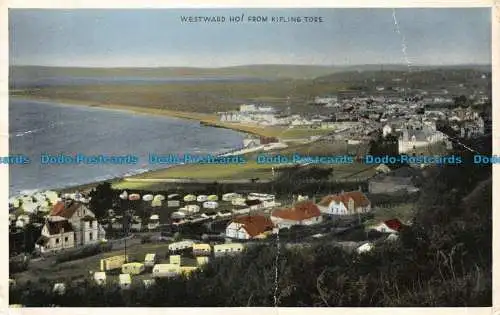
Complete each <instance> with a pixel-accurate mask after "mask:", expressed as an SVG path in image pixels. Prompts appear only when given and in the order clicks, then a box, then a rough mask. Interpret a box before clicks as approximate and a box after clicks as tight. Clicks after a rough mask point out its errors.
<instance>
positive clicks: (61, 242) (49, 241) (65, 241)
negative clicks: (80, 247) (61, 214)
mask: <svg viewBox="0 0 500 315" xmlns="http://www.w3.org/2000/svg"><path fill="white" fill-rule="evenodd" d="M73 247H75V232H74V230H73V227H72V226H71V224H70V222H69V221H68V220H65V219H55V220H47V222H46V223H45V225H44V226H43V228H42V233H41V236H40V238H39V239H38V240H37V241H36V244H35V248H37V249H38V250H40V252H42V253H46V252H54V251H59V250H62V249H68V248H73Z"/></svg>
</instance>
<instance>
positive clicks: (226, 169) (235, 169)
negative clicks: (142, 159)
mask: <svg viewBox="0 0 500 315" xmlns="http://www.w3.org/2000/svg"><path fill="white" fill-rule="evenodd" d="M259 176H263V177H264V176H266V177H270V176H271V166H270V165H267V164H257V163H256V162H255V161H248V163H246V164H241V165H237V164H219V165H216V164H215V165H209V164H188V165H181V166H177V167H173V168H168V169H164V170H159V171H155V172H151V173H145V174H141V175H138V176H136V177H135V178H146V179H155V178H194V179H214V180H216V179H247V178H252V177H259Z"/></svg>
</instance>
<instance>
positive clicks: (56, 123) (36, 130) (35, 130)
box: [13, 121, 65, 137]
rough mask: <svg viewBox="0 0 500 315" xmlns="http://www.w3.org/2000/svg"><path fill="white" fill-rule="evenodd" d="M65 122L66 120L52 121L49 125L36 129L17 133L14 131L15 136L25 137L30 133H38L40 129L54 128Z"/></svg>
mask: <svg viewBox="0 0 500 315" xmlns="http://www.w3.org/2000/svg"><path fill="white" fill-rule="evenodd" d="M64 124H65V122H64V121H54V122H51V123H50V124H49V125H48V126H47V127H43V128H36V129H32V130H26V131H18V132H16V133H14V135H13V136H14V137H24V136H26V135H30V134H33V133H38V132H40V131H44V130H45V129H52V128H55V127H57V126H62V125H64Z"/></svg>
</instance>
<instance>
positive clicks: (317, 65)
mask: <svg viewBox="0 0 500 315" xmlns="http://www.w3.org/2000/svg"><path fill="white" fill-rule="evenodd" d="M491 65H492V63H491V62H489V63H486V62H485V63H449V64H446V63H440V64H412V66H413V67H453V66H491ZM258 66H289V67H332V68H333V67H339V68H344V67H345V68H347V67H349V68H350V67H362V66H401V67H407V66H408V65H407V64H405V63H392V64H388V63H380V64H379V63H365V64H352V65H335V64H314V65H311V64H289V63H283V64H275V63H257V64H239V65H232V66H215V67H210V66H205V67H194V66H189V65H177V66H156V67H141V66H136V67H134V66H121V67H105V66H102V67H96V66H71V65H67V66H47V65H37V64H14V65H9V67H42V68H82V69H89V68H95V69H161V68H188V69H189V68H192V69H223V68H238V67H258Z"/></svg>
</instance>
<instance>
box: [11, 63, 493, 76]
mask: <svg viewBox="0 0 500 315" xmlns="http://www.w3.org/2000/svg"><path fill="white" fill-rule="evenodd" d="M418 68H420V69H432V68H435V66H419V67H418ZM445 68H446V69H448V68H453V69H461V68H473V69H477V70H478V71H486V70H487V69H488V68H491V67H487V66H476V65H457V66H446V67H445ZM380 69H384V70H385V71H407V70H408V68H407V66H406V65H397V64H396V65H370V64H367V65H354V66H314V65H273V64H269V65H245V66H234V67H224V68H194V67H159V68H79V67H45V66H11V67H10V76H11V78H12V79H23V78H31V79H33V78H44V77H58V76H62V77H65V76H74V77H150V78H177V77H214V76H229V77H248V78H261V79H284V78H286V79H312V78H316V77H321V76H327V75H330V74H333V73H339V72H351V71H352V72H357V71H380Z"/></svg>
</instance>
